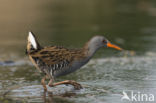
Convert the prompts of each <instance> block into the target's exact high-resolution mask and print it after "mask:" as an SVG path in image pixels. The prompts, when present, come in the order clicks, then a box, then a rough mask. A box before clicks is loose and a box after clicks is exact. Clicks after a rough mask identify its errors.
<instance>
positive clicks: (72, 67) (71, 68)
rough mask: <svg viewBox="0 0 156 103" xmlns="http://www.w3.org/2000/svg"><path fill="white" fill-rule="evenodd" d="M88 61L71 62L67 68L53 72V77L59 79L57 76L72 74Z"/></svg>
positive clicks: (87, 59)
mask: <svg viewBox="0 0 156 103" xmlns="http://www.w3.org/2000/svg"><path fill="white" fill-rule="evenodd" d="M88 61H89V58H86V59H83V60H79V61H73V62H72V63H71V65H68V66H67V67H64V68H62V69H58V70H56V71H54V77H59V76H63V75H67V74H69V73H72V72H74V71H76V70H77V69H79V68H80V67H82V66H83V65H85V64H86V63H87V62H88Z"/></svg>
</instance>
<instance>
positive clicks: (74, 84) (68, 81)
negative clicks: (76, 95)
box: [51, 80, 82, 90]
mask: <svg viewBox="0 0 156 103" xmlns="http://www.w3.org/2000/svg"><path fill="white" fill-rule="evenodd" d="M61 84H70V85H73V86H74V88H75V89H78V90H79V89H82V86H81V84H79V83H77V82H75V81H73V80H65V81H62V82H58V83H54V84H52V85H51V87H54V86H57V85H61Z"/></svg>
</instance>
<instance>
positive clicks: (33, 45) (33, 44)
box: [26, 32, 41, 54]
mask: <svg viewBox="0 0 156 103" xmlns="http://www.w3.org/2000/svg"><path fill="white" fill-rule="evenodd" d="M40 49H41V46H40V44H39V43H38V41H37V39H36V37H35V35H34V34H33V33H32V32H29V34H28V39H27V49H26V54H29V53H31V52H33V51H36V50H40Z"/></svg>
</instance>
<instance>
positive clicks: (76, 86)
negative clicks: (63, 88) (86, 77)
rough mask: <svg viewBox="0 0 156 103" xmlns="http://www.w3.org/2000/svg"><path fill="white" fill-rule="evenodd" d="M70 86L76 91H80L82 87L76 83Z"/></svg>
mask: <svg viewBox="0 0 156 103" xmlns="http://www.w3.org/2000/svg"><path fill="white" fill-rule="evenodd" d="M72 85H73V86H74V88H75V89H76V90H80V89H82V88H83V87H82V86H81V84H79V83H77V82H75V81H74V82H72Z"/></svg>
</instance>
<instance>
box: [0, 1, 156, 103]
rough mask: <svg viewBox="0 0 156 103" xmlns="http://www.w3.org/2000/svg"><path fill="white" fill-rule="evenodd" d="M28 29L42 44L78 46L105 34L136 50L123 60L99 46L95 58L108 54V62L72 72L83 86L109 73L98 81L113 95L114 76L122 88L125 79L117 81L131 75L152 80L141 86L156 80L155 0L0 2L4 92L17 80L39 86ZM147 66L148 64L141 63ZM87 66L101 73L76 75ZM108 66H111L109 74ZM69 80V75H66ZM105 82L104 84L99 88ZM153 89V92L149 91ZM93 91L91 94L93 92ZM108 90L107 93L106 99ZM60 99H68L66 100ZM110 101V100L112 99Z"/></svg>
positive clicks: (1, 87)
mask: <svg viewBox="0 0 156 103" xmlns="http://www.w3.org/2000/svg"><path fill="white" fill-rule="evenodd" d="M28 31H33V32H34V34H35V35H36V36H37V38H38V40H39V42H40V44H41V45H42V46H50V45H61V46H65V47H68V48H80V47H82V46H83V45H84V44H85V42H87V41H88V40H89V39H90V38H91V37H92V36H94V35H103V36H105V37H106V38H108V39H109V40H110V41H111V42H112V43H114V44H117V45H119V46H120V47H122V48H124V49H127V50H133V51H135V53H136V55H135V57H128V58H127V59H125V58H122V57H123V55H121V54H120V53H119V51H116V50H113V49H100V50H99V51H98V52H97V53H96V55H95V58H97V59H98V58H101V59H102V60H103V58H106V61H101V62H102V63H103V64H104V63H105V62H108V63H107V65H106V67H105V65H99V64H96V66H95V64H92V65H94V66H95V67H94V66H93V67H92V65H91V67H89V66H88V67H85V69H86V72H85V71H83V70H82V71H79V73H76V74H75V75H77V76H76V77H74V78H75V80H79V81H80V82H82V83H83V82H84V81H85V82H84V84H88V85H91V86H92V84H89V82H88V81H90V80H91V81H92V80H93V78H95V77H97V75H98V74H99V73H102V74H101V75H103V76H102V77H101V75H100V76H99V78H103V79H105V78H106V77H108V78H107V79H105V80H104V81H102V82H106V80H109V81H111V82H107V83H108V85H107V86H106V85H105V84H101V85H102V87H101V88H103V89H108V91H109V90H110V91H113V92H110V94H111V95H114V88H117V87H114V86H113V87H112V83H114V79H115V78H118V79H119V80H118V81H117V83H119V84H120V86H119V87H118V88H121V91H122V89H123V88H124V87H122V86H121V84H122V83H123V84H125V82H121V81H123V78H127V79H128V80H129V79H130V80H131V79H132V80H133V79H134V81H133V82H132V84H133V83H134V82H135V83H136V82H138V79H137V80H136V78H141V80H142V78H146V76H147V77H148V76H149V77H148V78H152V81H151V82H150V83H149V82H146V81H144V79H143V80H142V81H143V82H141V86H144V85H142V83H143V84H147V85H151V83H152V85H153V83H154V84H156V81H154V80H156V76H155V73H156V71H155V70H154V68H155V61H156V53H155V51H156V48H155V44H156V1H155V0H13V1H10V0H0V54H1V55H0V65H1V66H0V81H1V83H0V90H1V92H4V91H3V90H8V88H10V86H13V85H19V82H20V83H21V84H22V83H23V84H24V83H25V85H30V83H31V84H32V85H34V84H38V85H39V84H40V78H41V77H40V75H37V76H35V75H34V73H36V70H35V68H34V67H33V66H32V65H31V63H30V62H29V60H28V58H27V57H26V55H25V49H26V42H27V35H28ZM117 57H119V58H120V59H121V62H122V63H125V61H126V63H127V65H124V66H123V65H121V62H119V61H120V59H117ZM108 58H112V59H108ZM107 59H108V61H107ZM112 60H114V61H112ZM6 61H7V62H6ZM147 61H148V62H147ZM27 62H28V63H27ZM25 63H27V64H25ZM113 63H114V65H113V66H112V64H113ZM133 63H134V65H133ZM115 64H116V65H118V66H119V67H118V68H119V69H118V71H119V72H115V74H116V75H115V76H114V72H113V71H115V70H114V69H113V67H114V66H116V65H115ZM130 64H132V65H133V66H132V65H130ZM145 64H146V66H144V65H145ZM140 66H141V67H140ZM149 66H150V67H149ZM123 67H124V68H123ZM87 68H88V69H87ZM89 68H92V69H93V68H94V69H93V70H95V68H101V70H103V71H98V70H100V69H98V70H97V71H94V72H96V73H98V74H97V75H95V77H94V76H93V75H89V76H87V77H88V78H87V77H84V78H85V79H84V78H83V76H82V77H81V78H79V75H80V74H81V73H82V74H83V73H84V72H85V73H86V74H87V73H88V71H89ZM106 68H111V69H109V71H110V72H109V73H108V72H107V71H108V70H107V69H106ZM125 68H130V70H129V69H128V71H127V70H126V71H125V72H126V73H128V74H127V75H122V74H124V73H125V72H124V70H125ZM138 68H139V69H138ZM123 69H124V70H123ZM147 69H148V70H147ZM120 70H121V71H122V72H120ZM112 72H113V74H112ZM123 72H124V73H123ZM96 73H95V74H96ZM129 73H132V74H129ZM135 73H136V74H135ZM148 73H154V74H153V75H152V74H148ZM75 75H74V76H75ZM84 75H85V74H84ZM108 75H109V76H110V77H109V76H108ZM119 75H120V76H119ZM134 75H135V76H134ZM132 77H134V78H132ZM70 78H71V77H68V76H67V79H70ZM86 78H87V79H86ZM62 79H64V78H62ZM62 79H60V80H62ZM87 80H88V81H87ZM100 80H101V79H100ZM120 80H121V81H120ZM115 81H116V80H115ZM139 81H140V79H139ZM97 82H98V81H97ZM132 84H131V86H129V87H130V88H133V85H132ZM103 85H105V86H104V87H103ZM147 85H146V86H147ZM20 86H21V85H20ZM146 86H145V87H146ZM93 87H94V86H93ZM125 87H126V86H125ZM134 87H136V85H135V86H134ZM153 87H154V86H153ZM153 87H152V88H153ZM4 88H5V89H4ZM147 88H148V89H150V88H151V87H149V86H147ZM152 88H151V89H150V90H151V91H153V89H152ZM94 89H95V88H92V90H93V92H95V91H94ZM92 90H88V91H92ZM121 91H116V92H115V94H120V92H121ZM86 94H88V92H87V93H86ZM95 94H96V93H93V95H95ZM110 94H109V96H108V97H110ZM96 95H97V96H98V97H100V98H98V97H97V98H96V99H95V100H101V98H103V97H104V96H106V99H105V100H108V101H107V103H109V102H110V101H111V100H112V98H107V94H102V96H101V94H96ZM87 96H88V95H87ZM17 97H18V96H17ZM119 97H120V96H119ZM11 98H12V97H11ZM81 99H82V98H81ZM3 100H4V99H2V101H3ZM93 100H94V98H93ZM117 100H119V99H114V101H116V102H117ZM26 101H27V100H26ZM41 101H42V100H41ZM56 101H57V100H56ZM74 101H77V99H74ZM82 101H83V100H82ZM84 101H85V100H84ZM84 101H83V102H84ZM86 101H87V102H88V101H89V100H86ZM102 101H103V100H102ZM64 102H65V103H66V101H64ZM94 102H95V101H94ZM111 103H113V102H112V101H111ZM119 103H120V101H119Z"/></svg>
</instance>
